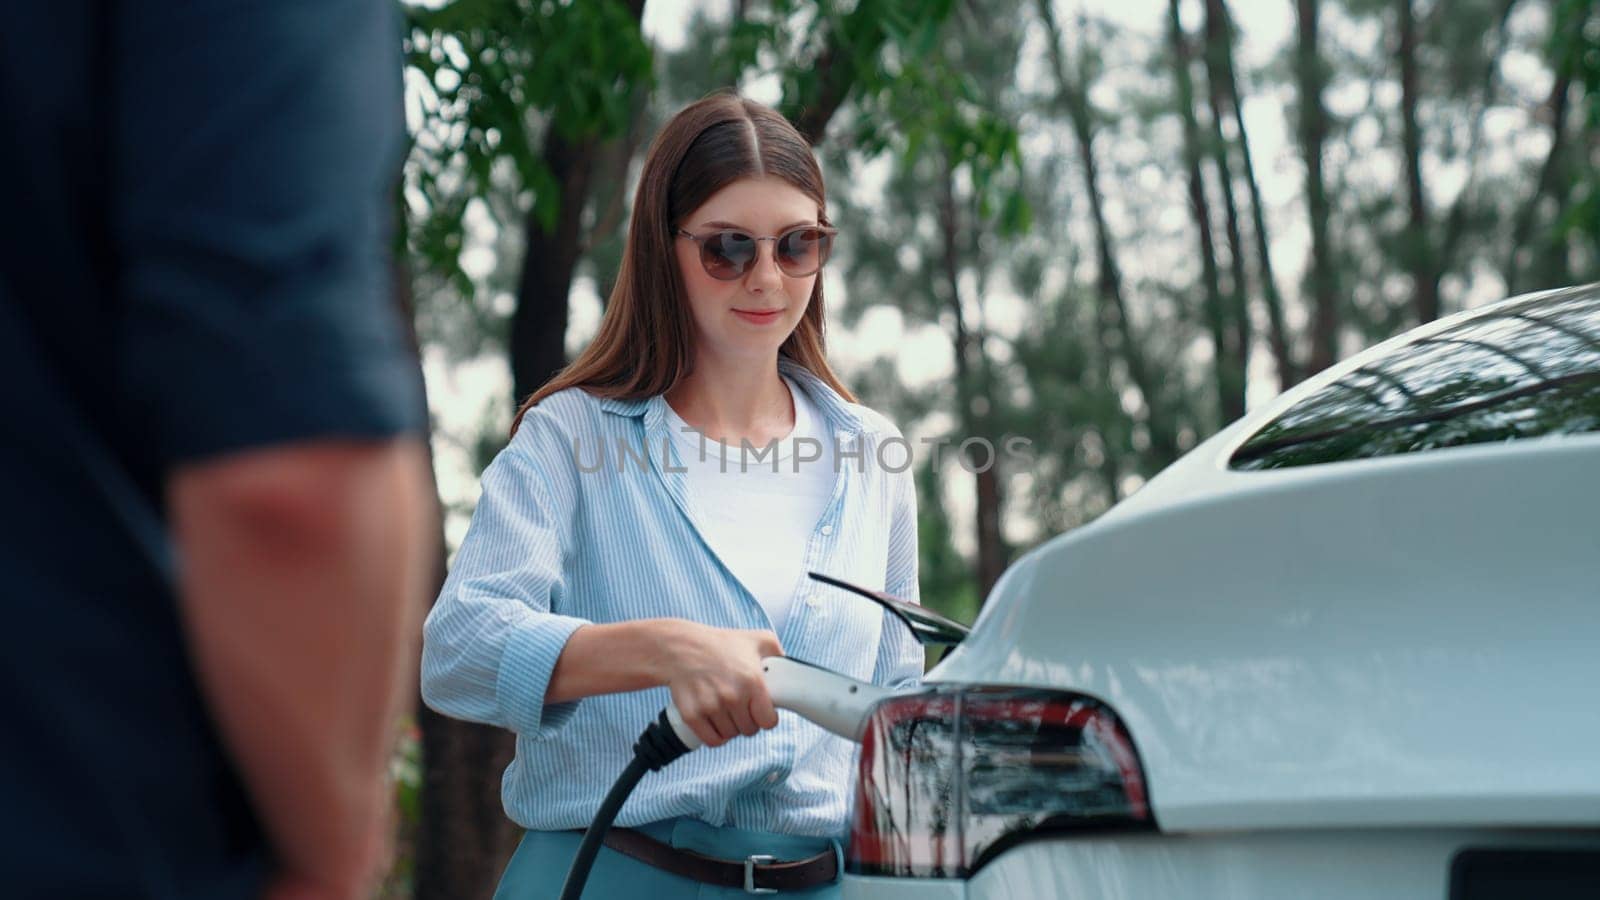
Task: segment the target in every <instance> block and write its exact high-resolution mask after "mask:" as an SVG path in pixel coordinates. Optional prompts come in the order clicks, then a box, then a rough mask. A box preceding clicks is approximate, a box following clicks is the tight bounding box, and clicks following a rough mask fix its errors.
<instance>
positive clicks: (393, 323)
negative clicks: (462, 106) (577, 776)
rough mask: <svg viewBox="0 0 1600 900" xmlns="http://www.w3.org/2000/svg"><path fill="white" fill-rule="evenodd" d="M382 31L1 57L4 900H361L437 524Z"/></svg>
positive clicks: (259, 30)
mask: <svg viewBox="0 0 1600 900" xmlns="http://www.w3.org/2000/svg"><path fill="white" fill-rule="evenodd" d="M399 48H400V34H399V31H398V23H397V21H396V18H395V9H394V5H393V3H391V2H388V0H316V2H308V0H279V2H275V3H258V4H180V3H170V2H155V3H131V2H94V3H91V2H88V0H59V2H57V3H53V4H48V5H46V4H29V5H27V6H26V7H24V8H21V9H17V10H13V11H12V14H11V16H10V17H9V19H8V22H7V27H6V29H5V30H4V31H3V32H0V49H3V52H0V171H3V172H4V175H5V186H4V187H0V196H3V198H4V202H3V203H0V208H3V209H4V210H5V213H6V218H7V219H8V223H7V232H8V233H7V237H6V238H5V240H4V241H0V385H3V390H4V397H5V409H6V419H7V424H6V427H5V428H4V430H3V431H0V473H3V474H0V510H4V517H3V519H0V575H3V577H4V585H5V605H4V607H3V608H4V610H5V612H6V614H7V619H8V622H7V624H8V625H9V626H10V627H9V628H8V629H7V641H6V644H7V646H6V647H5V650H4V652H3V653H0V671H3V673H4V679H5V680H4V687H3V690H0V722H3V723H4V727H3V728H0V821H3V823H4V832H5V839H4V841H0V873H3V879H0V894H4V895H5V896H8V897H19V898H42V897H70V898H74V900H88V898H98V897H118V898H133V897H140V898H145V897H149V898H191V897H193V898H200V897H205V898H236V897H237V898H246V897H249V898H257V897H267V898H272V900H290V898H295V900H320V898H354V897H363V896H365V895H366V894H367V893H368V892H369V891H370V890H371V888H372V885H373V882H374V880H375V877H376V876H377V875H378V874H380V872H381V868H382V867H383V865H384V863H385V861H386V860H385V857H386V854H387V846H386V845H387V834H388V831H389V821H388V820H389V818H390V816H389V809H390V804H391V797H392V792H391V791H390V789H389V785H388V783H387V782H388V779H387V777H386V772H387V763H388V754H389V751H390V748H391V746H392V740H391V739H392V737H393V733H394V724H395V713H396V711H397V710H398V709H399V708H400V705H401V704H402V703H403V702H405V701H407V700H408V699H409V698H410V697H411V696H413V693H412V690H413V681H412V679H413V677H414V672H413V671H412V668H413V665H414V658H415V654H416V652H417V651H416V647H415V642H414V633H415V632H417V630H418V629H419V628H420V622H419V618H420V617H419V612H420V610H421V608H422V603H423V601H424V599H425V595H426V593H427V592H428V589H429V587H431V586H430V585H428V583H427V581H428V578H429V577H430V575H431V573H432V571H433V568H434V565H435V560H434V550H433V546H434V539H433V538H432V537H430V536H431V535H433V534H435V533H436V532H435V531H434V528H433V526H434V523H435V521H436V515H437V513H436V510H435V508H434V502H433V500H432V495H431V491H430V489H429V487H428V480H427V472H426V462H425V459H426V456H425V452H424V447H423V443H422V440H421V434H422V432H423V429H424V420H425V411H424V406H423V402H422V397H421V381H420V373H419V370H418V365H417V360H416V358H415V354H414V352H413V351H412V350H411V348H410V342H409V340H408V338H407V336H406V332H405V330H404V328H403V323H402V322H401V320H400V317H399V315H398V311H397V308H396V304H395V300H394V293H393V285H392V283H391V278H390V263H389V260H388V258H387V255H388V253H387V251H388V247H389V242H390V223H389V222H388V221H387V220H388V217H389V214H390V213H391V212H392V210H393V209H394V202H393V199H392V198H393V187H394V183H395V176H396V173H397V166H398V163H399V153H400V148H401V146H402V141H403V137H404V135H403V122H402V116H401V101H400V78H401V68H400V66H401V63H400V58H399Z"/></svg>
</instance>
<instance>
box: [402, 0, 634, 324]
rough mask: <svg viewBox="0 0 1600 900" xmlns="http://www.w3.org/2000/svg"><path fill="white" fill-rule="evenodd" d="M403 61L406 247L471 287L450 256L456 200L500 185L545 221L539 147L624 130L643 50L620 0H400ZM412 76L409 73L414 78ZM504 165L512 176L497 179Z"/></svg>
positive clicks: (552, 204) (555, 209)
mask: <svg viewBox="0 0 1600 900" xmlns="http://www.w3.org/2000/svg"><path fill="white" fill-rule="evenodd" d="M403 9H404V11H405V18H406V65H407V67H408V68H409V69H410V70H411V71H413V72H415V73H417V74H419V75H420V76H422V79H423V81H424V83H425V85H426V89H425V90H423V91H421V97H422V99H421V113H422V121H421V122H420V123H414V124H415V125H416V127H414V131H415V133H416V134H417V139H416V142H415V145H414V146H413V150H412V159H411V162H412V171H413V172H414V173H415V179H414V183H413V186H414V188H415V190H416V191H417V192H418V194H420V198H419V199H420V204H419V205H420V207H421V208H420V209H415V210H414V213H416V215H415V216H414V219H415V221H416V223H417V224H416V226H415V232H414V247H415V249H416V251H417V254H418V256H419V257H420V259H421V261H422V262H423V263H424V264H425V265H426V266H427V267H428V268H429V269H431V270H433V271H436V272H439V273H442V274H444V275H446V276H448V277H451V278H452V279H453V280H454V283H455V286H456V287H457V288H458V290H462V291H463V292H467V291H468V290H470V282H468V281H467V280H466V279H465V276H464V274H463V273H462V272H461V269H460V264H459V253H460V249H461V233H462V230H463V224H462V216H463V214H464V213H465V210H466V202H467V200H468V199H469V198H472V197H484V196H486V195H489V194H491V193H494V192H496V191H501V190H509V191H510V192H511V193H512V195H513V196H514V197H515V198H516V201H517V202H516V206H517V207H518V208H530V207H531V209H532V211H533V214H534V217H535V218H536V219H537V221H538V222H539V223H540V224H541V225H543V227H544V228H546V229H550V228H552V227H554V225H555V221H556V216H557V215H558V213H559V211H560V185H558V184H556V182H555V179H554V177H553V176H552V174H551V173H550V171H549V169H548V167H547V166H546V165H545V162H544V157H543V152H542V145H543V142H544V138H545V136H546V135H547V134H549V133H551V132H553V133H554V134H556V135H559V136H561V137H562V138H565V139H567V140H575V139H577V138H579V137H580V136H585V135H600V136H612V135H616V134H618V133H620V132H621V131H622V130H624V129H625V128H626V127H627V125H628V122H629V120H630V117H631V114H632V98H633V95H634V92H635V91H636V90H638V89H639V88H640V87H641V86H648V85H649V83H650V80H651V72H652V55H651V51H650V48H649V47H648V46H647V45H646V44H645V42H644V37H643V35H641V34H640V32H639V25H638V22H637V21H636V20H635V18H634V16H633V14H632V13H631V12H630V10H629V9H628V8H627V7H626V6H625V5H624V4H623V3H622V2H620V0H584V2H555V0H455V2H453V3H450V4H448V5H446V6H443V7H440V8H437V9H427V8H423V7H420V6H413V5H406V6H404V7H403ZM413 82H414V83H415V79H414V80H413ZM501 163H504V164H505V165H506V167H507V168H509V171H510V172H511V173H512V175H513V177H512V178H511V179H510V181H509V184H501V183H499V182H498V181H497V179H496V176H497V173H498V172H499V171H500V168H501V167H500V164H501Z"/></svg>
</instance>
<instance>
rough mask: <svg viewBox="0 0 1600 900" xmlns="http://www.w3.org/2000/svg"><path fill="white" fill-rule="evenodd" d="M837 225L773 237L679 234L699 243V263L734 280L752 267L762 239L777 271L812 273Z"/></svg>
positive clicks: (800, 274) (829, 249) (726, 232)
mask: <svg viewBox="0 0 1600 900" xmlns="http://www.w3.org/2000/svg"><path fill="white" fill-rule="evenodd" d="M838 233H839V231H838V229H836V228H830V227H828V226H827V225H801V226H799V227H796V228H791V229H789V230H788V231H785V232H784V233H783V234H780V235H778V236H776V237H755V236H754V235H750V234H747V233H745V232H743V231H736V230H734V229H731V228H728V229H723V230H722V231H713V232H711V233H710V234H690V233H689V232H687V231H685V230H683V229H682V228H679V229H678V234H681V235H683V236H684V237H686V238H688V239H689V240H691V241H694V242H695V243H697V244H699V245H700V265H701V266H703V267H705V270H706V274H707V275H710V276H711V277H712V278H715V279H717V280H718V281H735V280H737V279H740V278H743V277H744V275H745V273H746V272H748V271H750V270H751V269H752V268H754V267H755V264H756V260H757V259H758V258H759V257H760V250H759V249H758V248H759V247H760V246H761V242H762V241H771V242H772V259H773V262H775V263H777V264H778V271H780V272H782V273H783V274H785V275H787V276H789V277H790V278H804V277H806V276H807V275H815V274H816V273H817V271H818V270H819V269H821V268H822V264H823V263H825V262H827V261H828V254H829V253H830V252H832V250H833V236H834V235H836V234H838Z"/></svg>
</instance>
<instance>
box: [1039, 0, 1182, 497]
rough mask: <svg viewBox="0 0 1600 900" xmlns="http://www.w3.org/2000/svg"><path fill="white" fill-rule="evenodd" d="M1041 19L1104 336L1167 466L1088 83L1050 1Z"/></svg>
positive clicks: (1173, 448)
mask: <svg viewBox="0 0 1600 900" xmlns="http://www.w3.org/2000/svg"><path fill="white" fill-rule="evenodd" d="M1039 17H1040V19H1041V20H1043V22H1044V24H1045V29H1046V34H1047V37H1048V40H1049V50H1050V67H1051V70H1052V72H1053V73H1054V75H1055V79H1056V91H1057V101H1058V102H1059V103H1061V104H1062V106H1063V107H1065V109H1066V111H1067V115H1068V118H1069V119H1070V120H1071V123H1072V131H1073V136H1074V137H1075V138H1076V141H1077V145H1078V155H1079V156H1080V157H1081V159H1082V161H1083V183H1084V193H1085V194H1086V195H1087V196H1088V198H1089V214H1090V217H1091V219H1092V220H1093V224H1094V233H1095V251H1096V253H1097V255H1098V261H1099V265H1098V270H1099V271H1098V275H1097V277H1096V289H1097V292H1098V295H1099V301H1100V302H1099V311H1098V315H1099V317H1100V321H1101V323H1102V324H1103V325H1104V326H1105V331H1106V332H1115V333H1116V335H1117V337H1118V339H1119V342H1120V344H1121V346H1120V348H1119V349H1120V351H1121V355H1122V361H1123V364H1124V365H1125V366H1126V367H1127V369H1128V378H1129V379H1130V380H1131V381H1132V382H1133V386H1134V387H1135V388H1137V389H1138V391H1139V395H1140V397H1141V398H1142V399H1143V400H1144V406H1145V428H1146V429H1147V430H1148V432H1149V435H1150V456H1151V467H1152V468H1155V469H1159V468H1163V467H1165V466H1166V464H1167V463H1170V462H1172V461H1173V460H1175V459H1177V458H1178V439H1177V432H1176V429H1174V428H1173V426H1172V422H1171V420H1170V419H1169V418H1168V417H1167V414H1166V410H1165V407H1164V405H1163V404H1162V402H1161V399H1162V395H1161V392H1160V391H1159V390H1158V388H1157V385H1156V380H1155V376H1154V375H1153V374H1152V372H1151V371H1150V368H1149V365H1148V364H1147V362H1146V361H1145V359H1144V349H1143V345H1142V344H1141V342H1140V341H1139V339H1138V336H1137V335H1136V334H1135V333H1134V331H1133V323H1132V322H1131V321H1129V319H1128V307H1127V303H1126V302H1125V300H1124V298H1123V295H1122V273H1121V272H1120V270H1119V269H1118V268H1117V259H1116V254H1115V252H1114V251H1113V249H1112V241H1111V230H1110V227H1109V226H1108V225H1107V224H1106V217H1105V208H1104V203H1103V201H1102V198H1101V195H1100V189H1099V186H1098V177H1097V175H1096V171H1095V156H1094V134H1093V130H1092V123H1091V121H1090V118H1091V110H1090V109H1089V92H1088V85H1087V84H1086V83H1082V81H1081V80H1076V79H1074V78H1073V77H1072V76H1071V75H1069V74H1068V73H1067V69H1066V63H1065V61H1064V60H1063V59H1062V55H1061V29H1060V28H1059V27H1058V26H1057V25H1056V19H1055V13H1054V12H1053V11H1052V10H1051V8H1050V0H1039Z"/></svg>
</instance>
